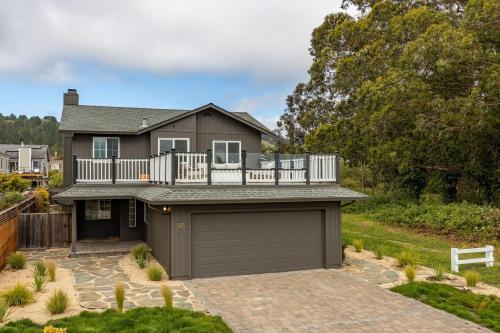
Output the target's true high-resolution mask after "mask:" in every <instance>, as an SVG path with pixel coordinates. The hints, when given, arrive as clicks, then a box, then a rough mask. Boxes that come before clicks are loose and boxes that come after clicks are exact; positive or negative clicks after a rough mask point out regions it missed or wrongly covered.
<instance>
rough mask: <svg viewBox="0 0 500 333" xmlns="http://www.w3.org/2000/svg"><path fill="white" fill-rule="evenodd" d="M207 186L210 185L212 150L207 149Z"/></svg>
mask: <svg viewBox="0 0 500 333" xmlns="http://www.w3.org/2000/svg"><path fill="white" fill-rule="evenodd" d="M207 184H208V185H212V150H211V149H207Z"/></svg>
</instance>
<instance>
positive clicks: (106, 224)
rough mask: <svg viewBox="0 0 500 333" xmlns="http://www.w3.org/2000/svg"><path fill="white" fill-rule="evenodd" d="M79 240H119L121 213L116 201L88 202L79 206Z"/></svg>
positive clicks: (82, 202) (80, 203)
mask: <svg viewBox="0 0 500 333" xmlns="http://www.w3.org/2000/svg"><path fill="white" fill-rule="evenodd" d="M77 209H78V213H77V216H78V221H77V226H78V227H77V238H78V240H87V239H119V237H120V214H119V213H120V212H119V205H117V202H116V201H115V200H109V199H101V200H87V201H81V202H79V203H78V205H77Z"/></svg>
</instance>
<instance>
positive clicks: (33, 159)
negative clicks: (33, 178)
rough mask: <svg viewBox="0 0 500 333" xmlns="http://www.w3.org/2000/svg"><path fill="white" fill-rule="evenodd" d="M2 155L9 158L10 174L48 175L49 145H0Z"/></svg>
mask: <svg viewBox="0 0 500 333" xmlns="http://www.w3.org/2000/svg"><path fill="white" fill-rule="evenodd" d="M0 153H2V154H5V155H7V156H8V157H9V170H10V172H18V173H27V174H36V175H40V176H46V175H47V172H48V162H49V147H48V146H47V145H25V144H24V143H21V144H0Z"/></svg>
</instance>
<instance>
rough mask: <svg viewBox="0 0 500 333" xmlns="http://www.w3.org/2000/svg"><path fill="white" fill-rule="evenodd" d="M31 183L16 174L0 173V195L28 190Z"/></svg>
mask: <svg viewBox="0 0 500 333" xmlns="http://www.w3.org/2000/svg"><path fill="white" fill-rule="evenodd" d="M30 184H31V182H30V181H29V180H27V179H24V178H22V177H21V175H19V174H17V173H0V193H7V192H11V191H14V192H23V191H26V190H27V189H28V187H29V186H30Z"/></svg>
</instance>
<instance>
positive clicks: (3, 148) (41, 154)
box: [0, 144, 49, 160]
mask: <svg viewBox="0 0 500 333" xmlns="http://www.w3.org/2000/svg"><path fill="white" fill-rule="evenodd" d="M24 146H25V147H31V158H32V159H48V155H49V146H47V145H24ZM19 147H21V145H20V144H0V153H3V154H5V155H7V156H8V157H9V158H11V159H13V160H17V159H19Z"/></svg>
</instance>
